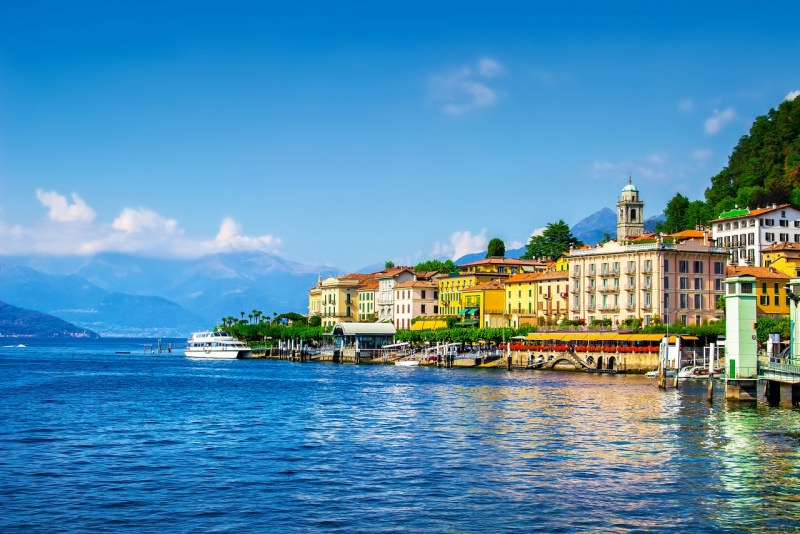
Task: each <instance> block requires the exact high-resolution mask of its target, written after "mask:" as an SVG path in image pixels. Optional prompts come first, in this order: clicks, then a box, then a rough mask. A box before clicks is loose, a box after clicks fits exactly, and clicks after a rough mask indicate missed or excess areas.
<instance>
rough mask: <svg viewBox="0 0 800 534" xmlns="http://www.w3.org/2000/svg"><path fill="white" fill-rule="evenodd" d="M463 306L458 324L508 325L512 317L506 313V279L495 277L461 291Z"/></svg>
mask: <svg viewBox="0 0 800 534" xmlns="http://www.w3.org/2000/svg"><path fill="white" fill-rule="evenodd" d="M461 300H462V302H463V308H462V309H461V312H460V313H461V315H462V316H463V317H462V319H461V322H459V323H456V324H457V326H475V327H478V328H480V327H484V328H489V327H497V328H500V327H507V326H509V319H510V317H509V316H508V315H506V314H505V311H504V310H505V281H504V280H501V279H499V278H495V279H492V280H489V281H487V282H484V283H482V284H477V285H474V286H471V287H469V288H466V289H464V290H462V291H461Z"/></svg>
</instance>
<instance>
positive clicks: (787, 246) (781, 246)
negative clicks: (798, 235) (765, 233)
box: [761, 242, 800, 252]
mask: <svg viewBox="0 0 800 534" xmlns="http://www.w3.org/2000/svg"><path fill="white" fill-rule="evenodd" d="M779 250H797V251H800V243H786V242H784V243H773V244H771V245H770V246H768V247H764V248H762V249H761V252H776V251H779Z"/></svg>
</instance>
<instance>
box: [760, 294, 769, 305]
mask: <svg viewBox="0 0 800 534" xmlns="http://www.w3.org/2000/svg"><path fill="white" fill-rule="evenodd" d="M758 302H759V304H761V305H762V306H769V295H761V296H760V297H758Z"/></svg>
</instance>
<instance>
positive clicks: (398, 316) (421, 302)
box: [394, 279, 439, 330]
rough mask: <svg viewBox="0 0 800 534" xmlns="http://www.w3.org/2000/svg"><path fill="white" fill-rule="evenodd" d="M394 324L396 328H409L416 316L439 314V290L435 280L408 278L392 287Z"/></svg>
mask: <svg viewBox="0 0 800 534" xmlns="http://www.w3.org/2000/svg"><path fill="white" fill-rule="evenodd" d="M394 306H395V311H394V325H395V327H396V328H397V329H406V330H409V329H410V328H411V320H412V319H414V318H417V317H434V316H436V315H438V314H439V291H438V289H437V287H436V282H435V281H433V280H430V279H427V280H408V281H406V282H401V283H399V284H397V285H396V286H395V287H394Z"/></svg>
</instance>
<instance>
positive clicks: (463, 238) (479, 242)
mask: <svg viewBox="0 0 800 534" xmlns="http://www.w3.org/2000/svg"><path fill="white" fill-rule="evenodd" d="M488 246H489V240H488V239H486V229H485V228H484V229H483V230H481V233H480V234H477V235H472V232H470V231H469V230H464V231H463V232H456V233H454V234H453V235H451V236H450V243H449V244H442V243H436V244H435V245H434V248H433V252H431V255H432V256H433V257H439V256H446V257H448V258H450V259H452V260H457V259H458V258H460V257H462V256H465V255H467V254H474V253H476V252H485V251H486V250H487V248H488Z"/></svg>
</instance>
